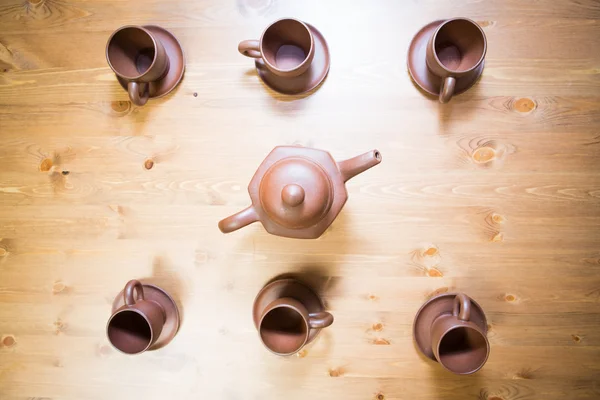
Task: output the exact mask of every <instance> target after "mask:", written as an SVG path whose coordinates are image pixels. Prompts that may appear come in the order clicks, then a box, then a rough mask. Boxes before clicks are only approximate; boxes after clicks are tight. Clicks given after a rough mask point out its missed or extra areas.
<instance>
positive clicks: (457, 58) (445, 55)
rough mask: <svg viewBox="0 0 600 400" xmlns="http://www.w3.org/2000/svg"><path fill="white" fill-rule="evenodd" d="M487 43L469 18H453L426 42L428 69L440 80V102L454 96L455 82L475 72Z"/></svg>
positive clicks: (480, 30)
mask: <svg viewBox="0 0 600 400" xmlns="http://www.w3.org/2000/svg"><path fill="white" fill-rule="evenodd" d="M486 51H487V40H486V37H485V33H483V29H481V27H480V26H479V25H477V23H476V22H475V21H472V20H470V19H468V18H454V19H449V20H447V21H444V22H443V23H441V24H440V26H438V27H437V29H436V30H435V32H434V33H433V35H431V38H430V39H429V42H428V43H427V56H426V61H427V68H429V70H430V71H431V73H432V74H434V75H436V76H439V77H440V78H442V84H441V87H440V102H441V103H447V102H448V101H450V99H451V98H452V95H453V94H454V88H455V85H456V79H458V78H461V77H464V76H467V75H469V74H472V73H474V71H475V70H476V69H477V68H478V67H479V66H480V65H481V63H483V60H484V58H485V53H486Z"/></svg>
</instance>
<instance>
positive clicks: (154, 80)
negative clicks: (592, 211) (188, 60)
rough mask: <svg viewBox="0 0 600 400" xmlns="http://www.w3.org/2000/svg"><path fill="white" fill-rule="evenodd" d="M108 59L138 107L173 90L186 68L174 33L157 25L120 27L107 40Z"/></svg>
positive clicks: (181, 50)
mask: <svg viewBox="0 0 600 400" xmlns="http://www.w3.org/2000/svg"><path fill="white" fill-rule="evenodd" d="M106 59H107V61H108V64H109V66H110V67H111V68H112V70H113V71H114V72H115V74H116V75H117V79H118V81H119V83H120V84H121V86H123V88H124V89H125V90H127V91H128V93H129V97H130V99H131V101H132V102H133V103H134V104H136V105H139V106H141V105H144V104H146V102H147V101H148V99H149V98H158V97H162V96H164V95H166V94H167V93H169V92H170V91H172V90H173V89H174V88H175V87H176V86H177V84H178V83H179V82H180V81H181V79H182V77H183V73H184V70H185V57H184V54H183V49H182V48H181V45H180V44H179V42H178V41H177V39H176V38H175V36H173V34H171V33H170V32H169V31H167V30H165V29H164V28H161V27H159V26H155V25H145V26H125V27H122V28H119V29H118V30H117V31H115V32H114V33H113V34H112V35H111V37H110V39H109V40H108V43H107V45H106Z"/></svg>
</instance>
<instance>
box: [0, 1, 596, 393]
mask: <svg viewBox="0 0 600 400" xmlns="http://www.w3.org/2000/svg"><path fill="white" fill-rule="evenodd" d="M286 16H291V17H296V18H299V19H301V20H304V21H307V22H309V23H311V24H312V25H314V26H315V27H317V28H318V29H319V30H320V31H321V32H322V33H323V35H324V37H325V38H326V39H327V41H328V44H329V48H330V51H331V57H332V58H331V70H330V73H329V76H328V77H327V79H326V81H325V82H324V83H323V85H322V86H321V87H320V88H319V89H318V90H316V91H315V92H314V93H311V94H310V95H308V96H284V95H280V94H277V93H275V92H273V91H272V90H270V89H268V88H267V87H266V86H265V85H264V84H263V83H262V82H261V81H260V79H259V78H258V76H257V74H256V70H255V69H254V67H253V61H252V60H250V59H248V58H245V57H243V56H242V55H240V54H239V53H238V51H237V45H238V43H239V42H240V41H241V40H244V39H257V38H258V37H259V36H260V34H261V32H262V31H263V30H264V28H265V27H266V26H267V25H268V24H269V23H270V22H272V21H274V20H276V19H278V18H280V17H286ZM455 16H464V17H469V18H472V19H473V20H475V21H477V22H478V23H479V24H480V25H481V26H482V28H483V30H484V31H485V34H486V35H487V39H488V52H487V58H486V61H485V69H484V72H483V76H482V77H481V80H480V81H479V82H478V84H476V85H475V86H474V87H473V88H472V89H471V90H469V91H468V92H466V93H465V94H462V95H460V96H457V97H456V98H454V99H453V100H452V101H451V102H450V103H449V104H446V105H442V104H439V103H438V102H437V100H436V99H433V100H432V99H430V98H427V97H425V96H423V95H422V94H421V93H420V92H419V90H417V89H416V87H415V86H414V84H413V83H412V81H411V79H410V77H409V75H408V72H407V69H406V53H407V49H408V46H409V44H410V41H411V38H412V36H413V35H414V34H415V33H416V32H417V31H418V30H419V29H420V28H421V27H422V26H423V25H425V24H427V23H429V22H430V21H433V20H438V19H444V18H449V17H455ZM128 24H136V25H144V24H157V25H161V26H163V27H165V28H167V29H169V30H170V31H171V32H173V33H174V34H175V35H176V36H177V37H178V38H179V40H180V41H181V43H182V45H183V48H184V50H185V55H186V57H187V62H186V71H185V77H184V79H183V81H182V83H181V84H180V85H179V86H178V87H177V89H176V90H174V92H172V93H171V94H170V95H168V96H167V97H165V98H162V99H156V100H150V101H149V102H148V104H147V105H145V106H143V107H137V106H134V105H132V104H131V103H130V102H129V99H128V97H127V93H126V92H125V91H124V90H122V89H121V87H120V86H119V84H118V82H117V80H116V79H115V75H114V73H113V72H112V71H111V69H110V68H109V66H108V64H107V62H106V59H105V46H106V41H107V39H108V37H109V36H110V34H111V32H113V31H114V30H116V29H117V28H119V27H120V26H122V25H128ZM599 38H600V2H598V1H597V0H577V1H576V0H562V1H555V0H539V1H529V2H527V1H517V0H497V1H491V0H490V1H488V0H457V1H443V0H439V1H434V0H418V1H416V0H415V1H398V0H381V1H379V0H378V1H366V0H361V1H358V0H356V1H355V0H350V1H349V0H331V1H319V0H302V1H300V0H296V1H291V0H287V1H286V0H196V1H183V0H168V1H167V0H146V1H124V0H113V1H109V0H106V1H102V0H2V1H1V2H0V138H1V140H2V145H1V146H0V204H1V207H0V238H1V239H0V399H2V400H17V399H18V400H24V399H30V400H31V399H38V400H41V399H44V400H59V399H60V400H63V399H64V400H67V399H69V400H70V399H73V400H87V399H90V400H96V399H97V400H106V399H144V400H150V399H219V400H253V399H256V400H258V399H261V400H262V399H288V400H295V399H299V400H300V399H309V398H310V399H335V400H359V399H360V400H369V399H376V400H391V399H410V400H414V399H436V400H438V399H457V400H458V399H460V400H463V399H478V400H534V399H536V400H537V399H545V400H547V399H562V400H564V399H597V398H600V162H599V158H598V156H600V40H599ZM292 144H298V145H303V146H310V147H315V148H319V149H324V150H327V151H330V152H331V153H332V155H333V156H334V157H335V158H336V159H338V160H341V159H344V158H348V157H352V156H355V155H358V154H360V153H363V152H366V151H369V150H372V149H378V150H379V151H380V152H381V155H382V157H383V161H382V163H381V164H380V165H378V166H376V167H374V168H373V169H371V170H369V171H367V172H365V173H363V174H361V175H359V176H357V177H356V178H354V179H353V180H351V181H350V182H349V183H348V192H349V199H348V202H347V203H346V205H345V208H344V209H343V210H342V212H341V214H340V215H339V217H338V218H337V220H336V221H335V222H334V223H333V225H332V226H331V227H330V228H329V229H328V230H327V231H326V232H325V234H324V235H323V236H322V237H321V238H319V239H317V240H293V239H286V238H281V237H276V236H272V235H269V234H268V233H266V232H265V230H264V229H263V227H262V226H261V225H260V224H259V223H257V224H254V225H251V226H249V227H246V228H244V229H242V230H240V231H237V232H235V233H231V234H228V235H224V234H222V233H221V232H220V231H219V229H218V228H217V223H218V221H219V220H220V219H222V218H224V217H226V216H228V215H230V214H232V213H234V212H236V211H238V210H240V209H242V208H243V207H246V206H247V205H248V204H249V201H250V200H249V196H248V193H247V190H246V187H247V184H248V182H249V181H250V179H251V178H252V175H253V173H254V171H255V170H256V168H257V167H258V166H259V164H260V163H261V161H262V160H263V159H264V157H265V156H266V155H267V154H268V153H269V152H270V151H271V149H272V148H273V147H275V146H277V145H292ZM148 160H151V162H150V161H148ZM146 163H148V164H153V165H152V168H151V169H146V168H145V167H144V165H145V164H146ZM282 274H292V275H293V276H297V277H299V278H301V279H304V280H305V281H307V282H309V283H310V284H311V285H313V286H314V287H315V289H316V290H318V291H319V292H320V293H321V295H322V296H323V299H324V301H325V303H326V306H327V309H328V310H329V311H330V312H331V313H332V314H333V315H334V316H335V322H334V324H333V325H332V326H331V327H330V328H327V329H324V330H323V331H322V332H321V335H320V336H319V337H318V339H317V340H316V341H315V342H314V343H312V344H311V345H309V346H308V347H306V348H305V349H304V350H302V351H301V352H300V353H299V354H298V355H296V356H293V357H288V358H281V357H277V356H275V355H273V354H271V353H269V352H268V351H267V350H265V348H264V347H263V345H262V344H261V342H260V340H259V338H258V335H257V333H256V330H255V328H254V325H253V322H252V318H251V309H252V301H253V299H254V297H255V296H256V294H257V292H258V291H259V290H260V289H261V287H262V286H263V285H264V284H265V283H267V282H268V281H270V280H271V279H272V278H274V277H276V276H280V275H282ZM134 278H136V279H141V280H142V281H144V282H149V283H154V284H157V285H159V286H161V287H163V288H164V289H166V290H167V291H168V292H169V293H170V294H171V295H172V296H173V297H174V298H175V299H176V301H177V303H178V304H179V307H180V310H181V313H182V318H183V320H182V325H181V328H180V330H179V333H178V335H177V336H176V337H175V339H174V340H173V341H172V342H171V343H170V344H169V345H168V346H167V347H165V348H163V349H161V350H158V351H152V352H146V353H143V354H141V355H137V356H126V355H124V354H121V353H119V352H118V351H117V350H115V349H114V348H112V347H111V345H110V344H109V342H108V340H107V338H106V333H105V329H106V322H107V320H108V318H109V316H110V314H111V303H112V301H113V299H114V298H115V296H116V295H117V293H119V291H120V290H122V289H123V286H124V285H125V283H126V282H127V281H128V280H130V279H134ZM453 291H462V292H465V293H466V294H468V295H469V296H471V297H472V298H473V299H475V300H476V301H477V302H478V303H479V304H480V305H481V306H482V308H483V309H484V310H485V312H486V315H487V318H488V324H489V325H488V327H489V336H488V337H489V341H490V344H491V355H490V358H489V360H488V362H487V364H486V365H485V366H484V367H483V369H482V370H481V371H480V372H478V373H476V374H474V375H471V376H457V375H453V374H451V373H449V372H446V371H445V370H443V369H442V368H441V367H440V365H438V364H437V363H435V362H432V361H429V360H427V359H425V358H424V357H423V356H421V355H420V354H419V353H418V351H417V350H416V348H415V345H414V344H413V338H412V323H413V318H414V316H415V313H416V311H417V310H418V309H419V307H420V305H421V304H423V302H425V301H426V300H427V299H428V298H430V297H431V296H432V295H434V294H436V293H444V292H453Z"/></svg>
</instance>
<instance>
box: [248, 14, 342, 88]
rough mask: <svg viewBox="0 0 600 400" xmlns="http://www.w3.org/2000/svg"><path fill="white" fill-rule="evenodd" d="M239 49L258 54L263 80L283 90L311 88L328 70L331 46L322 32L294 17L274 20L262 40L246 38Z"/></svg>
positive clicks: (256, 56)
mask: <svg viewBox="0 0 600 400" xmlns="http://www.w3.org/2000/svg"><path fill="white" fill-rule="evenodd" d="M238 50H239V51H240V53H242V54H244V55H246V56H248V57H252V58H255V59H256V61H255V65H256V70H257V72H258V75H259V77H260V78H261V79H262V80H263V82H265V84H267V85H268V86H269V87H270V88H271V89H273V90H275V91H278V92H280V93H284V94H300V93H305V92H308V91H310V90H312V89H314V88H316V87H317V86H319V84H321V83H322V82H323V80H324V79H325V77H326V76H327V73H328V72H329V65H330V55H329V48H328V46H327V42H326V41H325V38H324V37H323V35H322V34H321V32H319V31H318V30H317V29H316V28H315V27H314V26H312V25H310V24H307V23H304V22H302V21H298V20H295V19H291V18H286V19H282V20H279V21H276V22H274V23H273V24H271V25H270V26H269V27H267V29H266V30H265V32H264V33H263V35H262V36H261V39H260V40H245V41H243V42H241V43H240V44H239V46H238Z"/></svg>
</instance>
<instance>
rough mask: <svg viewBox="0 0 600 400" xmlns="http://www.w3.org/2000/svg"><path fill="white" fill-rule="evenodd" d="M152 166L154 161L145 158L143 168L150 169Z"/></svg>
mask: <svg viewBox="0 0 600 400" xmlns="http://www.w3.org/2000/svg"><path fill="white" fill-rule="evenodd" d="M152 167H154V161H152V160H151V159H147V160H146V161H144V168H146V169H152Z"/></svg>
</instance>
